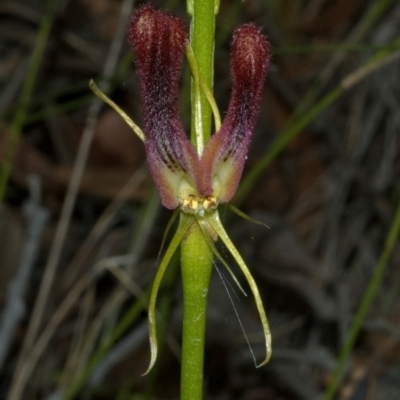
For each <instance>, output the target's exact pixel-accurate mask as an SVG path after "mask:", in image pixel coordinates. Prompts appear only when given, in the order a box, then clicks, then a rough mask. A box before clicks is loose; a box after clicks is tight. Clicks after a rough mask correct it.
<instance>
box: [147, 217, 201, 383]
mask: <svg viewBox="0 0 400 400" xmlns="http://www.w3.org/2000/svg"><path fill="white" fill-rule="evenodd" d="M193 222H195V218H194V217H193V216H192V215H185V214H183V213H181V218H180V221H179V225H178V229H177V230H176V232H175V235H174V237H173V238H172V240H171V243H170V245H169V246H168V248H167V251H166V252H165V254H164V257H163V259H162V260H161V263H160V266H159V268H158V271H157V274H156V276H155V278H154V282H153V287H152V288H151V294H150V302H149V340H150V354H151V355H150V363H149V367H148V368H147V371H146V372H145V373H144V374H143V375H147V374H148V373H149V372H150V371H151V369H152V368H153V366H154V364H155V362H156V359H157V352H158V345H157V327H156V301H157V294H158V289H159V288H160V284H161V281H162V278H163V276H164V273H165V270H166V269H167V267H168V265H169V262H170V261H171V258H172V256H173V255H174V253H175V251H176V249H177V248H178V246H179V245H180V243H181V241H182V239H183V238H184V237H185V235H186V233H187V232H188V230H189V228H190V227H191V226H192V224H193ZM143 375H142V376H143Z"/></svg>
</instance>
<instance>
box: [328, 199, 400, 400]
mask: <svg viewBox="0 0 400 400" xmlns="http://www.w3.org/2000/svg"><path fill="white" fill-rule="evenodd" d="M399 234H400V204H399V205H398V206H397V210H396V214H395V217H394V220H393V223H392V226H391V227H390V231H389V233H388V235H387V238H386V242H385V247H384V248H383V251H382V253H381V256H380V258H379V260H378V263H377V265H376V267H375V268H374V270H373V271H374V274H373V275H372V277H371V280H370V282H369V284H368V286H367V288H366V290H365V292H364V296H363V298H362V300H361V304H360V307H359V308H358V310H357V313H356V315H355V317H354V320H353V324H352V326H351V328H350V332H349V334H348V336H347V339H346V342H345V344H344V346H343V347H342V349H341V351H340V355H339V359H338V361H337V364H336V368H335V372H334V375H333V378H332V380H331V382H330V384H329V386H328V389H327V391H326V393H325V400H332V399H333V398H334V396H335V393H336V390H337V387H338V386H339V383H340V381H341V378H342V374H343V368H344V366H345V364H346V362H347V360H348V358H349V356H350V353H351V351H352V350H353V347H354V344H355V342H356V340H357V338H358V335H359V333H360V330H361V327H362V324H363V322H364V320H365V317H366V315H367V313H368V310H369V308H370V306H371V303H372V301H373V300H374V298H375V295H376V293H377V291H378V289H379V287H380V286H381V283H382V279H383V276H384V273H385V270H386V266H387V265H388V262H389V259H390V256H391V255H392V253H393V250H394V246H395V245H396V243H397V242H398V238H399Z"/></svg>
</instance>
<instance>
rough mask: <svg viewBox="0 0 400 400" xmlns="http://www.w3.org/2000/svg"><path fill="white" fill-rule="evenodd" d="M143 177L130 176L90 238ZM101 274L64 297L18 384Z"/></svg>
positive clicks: (89, 276)
mask: <svg viewBox="0 0 400 400" xmlns="http://www.w3.org/2000/svg"><path fill="white" fill-rule="evenodd" d="M143 177H144V172H143V169H142V168H141V169H139V170H138V171H136V172H135V173H134V174H133V175H132V178H130V179H129V181H128V183H127V184H126V185H125V186H124V187H123V188H122V189H121V191H120V193H119V194H118V195H117V198H116V199H115V200H114V201H113V202H112V203H111V204H110V206H109V207H108V208H107V209H106V210H105V211H104V213H103V215H102V216H101V217H100V218H99V221H98V223H96V225H95V227H94V228H93V230H92V232H91V233H90V236H92V235H95V233H96V232H97V233H99V229H100V228H103V229H106V227H107V224H106V222H107V221H109V220H111V219H112V216H113V215H114V213H113V212H117V211H118V208H119V207H120V206H121V204H122V203H121V204H120V202H121V201H123V198H125V200H126V199H127V198H128V197H129V196H130V194H131V193H132V192H133V191H134V190H136V188H137V187H138V185H139V184H140V183H141V181H142V179H143ZM96 227H97V228H96ZM89 242H90V243H91V244H93V245H94V243H92V242H91V241H89ZM102 273H104V270H99V269H96V268H94V272H88V273H86V274H85V275H84V276H83V277H82V278H81V279H80V280H79V281H78V282H76V283H75V285H74V286H73V288H72V289H71V291H70V292H69V293H68V296H66V298H65V300H64V302H63V303H61V305H60V306H59V307H58V309H57V310H56V311H55V312H54V314H53V317H52V319H51V320H50V322H49V323H48V325H47V326H46V328H45V329H44V331H43V332H42V333H41V335H40V336H39V338H38V339H37V341H36V343H35V347H34V348H33V349H32V351H31V353H30V356H29V358H28V360H27V361H26V363H25V364H24V368H23V369H21V372H20V377H19V379H20V382H27V380H28V379H29V376H30V374H31V373H32V371H33V369H34V368H35V366H36V363H37V361H38V360H39V358H40V356H41V355H42V351H44V349H46V347H47V345H48V343H49V341H50V339H51V337H52V336H53V334H54V332H55V330H56V329H57V328H58V326H59V325H60V323H61V322H62V320H63V319H64V318H65V316H66V315H67V313H68V312H69V311H70V310H71V308H72V307H73V306H74V304H75V303H76V301H77V300H78V298H79V297H80V295H81V293H82V291H83V290H85V289H86V288H87V286H88V285H89V284H90V283H91V282H92V280H93V274H95V275H96V274H102ZM96 276H97V275H96Z"/></svg>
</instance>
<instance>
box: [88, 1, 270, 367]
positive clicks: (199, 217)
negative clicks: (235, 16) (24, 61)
mask: <svg viewBox="0 0 400 400" xmlns="http://www.w3.org/2000/svg"><path fill="white" fill-rule="evenodd" d="M128 42H129V44H130V46H131V47H132V49H133V52H134V55H135V60H134V63H135V66H136V70H137V75H138V80H139V84H140V95H141V101H142V108H143V119H144V130H143V131H142V130H141V129H140V128H139V127H138V126H137V125H136V124H134V122H133V121H132V120H131V119H130V118H129V117H128V116H127V115H126V114H125V113H124V112H123V111H122V110H121V109H120V108H119V107H118V106H117V105H116V104H115V103H113V102H112V101H111V100H110V99H109V98H107V97H106V96H105V95H104V94H103V93H102V92H100V90H99V89H98V88H97V87H96V85H95V84H94V82H93V81H91V82H90V87H91V89H92V90H93V91H94V92H95V93H96V94H97V95H98V96H99V97H100V98H102V99H103V100H104V101H105V102H107V103H108V104H109V105H110V106H112V107H113V108H114V109H115V110H116V111H117V112H118V113H119V114H120V115H121V116H122V118H124V120H125V121H126V122H127V123H128V124H129V126H131V128H132V129H133V130H134V132H135V133H136V134H137V135H138V136H139V137H140V138H141V139H142V140H143V141H144V144H145V148H146V155H147V160H148V163H149V166H150V172H151V175H152V176H153V179H154V181H155V183H156V185H157V188H158V190H159V193H160V196H161V202H162V204H163V205H164V206H165V207H166V208H168V209H174V210H176V212H175V213H174V215H173V218H172V220H171V221H173V220H174V219H175V218H176V217H177V215H178V214H180V222H179V225H178V229H177V231H176V233H175V235H174V237H173V239H172V241H171V243H170V245H169V247H168V249H167V250H166V253H165V255H164V257H163V259H162V261H161V263H160V267H159V269H158V271H157V274H156V277H155V279H154V283H153V287H152V293H151V296H150V304H149V323H150V347H151V360H150V366H149V368H148V370H147V372H149V371H150V369H151V368H152V367H153V365H154V363H155V360H156V357H157V337H156V319H155V305H156V298H157V293H158V288H159V286H160V283H161V280H162V277H163V274H164V272H165V270H166V268H167V266H168V264H169V262H170V259H171V257H172V256H173V254H174V252H175V250H176V249H177V247H178V246H179V244H180V242H181V241H182V239H183V238H184V237H185V235H186V234H187V233H188V231H189V229H190V227H191V226H192V224H199V226H200V228H201V230H202V232H203V235H204V238H205V240H206V242H207V244H208V245H209V246H210V248H211V250H212V251H213V253H214V254H215V256H216V257H217V258H218V259H219V260H220V261H221V262H222V263H223V264H224V266H225V267H226V268H227V269H228V271H229V272H230V273H231V275H232V277H233V279H234V280H235V282H236V283H237V284H238V285H239V283H238V281H237V279H236V278H235V277H234V275H233V273H232V271H231V270H230V268H229V266H228V265H227V263H226V262H225V260H224V259H223V258H222V257H221V255H220V253H219V252H218V250H217V248H216V247H215V245H214V242H216V241H217V239H218V237H219V238H220V239H221V240H222V242H223V243H224V244H225V246H226V247H227V248H228V249H229V251H230V252H231V254H232V256H233V258H234V259H235V260H236V262H237V263H238V265H239V267H240V268H241V270H242V272H243V273H244V275H245V277H246V279H247V281H248V283H249V286H250V288H251V290H252V292H253V295H254V298H255V301H256V305H257V309H258V311H259V314H260V318H261V322H262V325H263V330H264V336H265V343H266V357H265V359H264V361H263V362H262V363H261V364H260V365H259V366H262V365H264V364H266V363H267V362H268V360H269V359H270V357H271V335H270V330H269V326H268V321H267V317H266V314H265V311H264V307H263V304H262V301H261V297H260V294H259V291H258V288H257V285H256V283H255V281H254V279H253V277H252V275H251V273H250V271H249V269H248V268H247V266H246V264H245V262H244V261H243V259H242V257H241V256H240V254H239V252H238V251H237V249H236V248H235V246H234V245H233V243H232V242H231V240H230V239H229V237H228V235H227V233H226V231H225V229H224V227H223V226H222V224H221V221H220V219H219V215H218V210H217V208H218V205H219V204H220V203H227V202H229V201H230V200H231V199H232V197H233V196H234V194H235V192H236V189H237V187H238V184H239V180H240V178H241V175H242V171H243V166H244V163H245V160H246V156H247V152H248V149H249V145H250V141H251V137H252V134H253V129H254V126H255V123H256V118H257V116H258V113H259V108H260V97H261V90H262V87H263V84H264V81H265V76H266V73H267V69H268V65H269V59H270V46H269V43H268V41H267V39H266V37H265V36H263V35H262V34H261V33H260V30H259V29H258V28H257V27H256V26H255V25H253V24H246V25H243V26H242V27H241V28H239V29H237V30H236V31H235V33H234V35H233V41H232V47H231V64H230V68H231V78H232V93H231V98H230V103H229V107H228V111H227V114H226V116H225V118H224V121H223V123H222V125H221V124H220V117H219V113H218V108H217V107H216V105H215V101H214V98H213V97H212V94H211V90H210V89H209V88H208V87H207V86H206V85H205V84H204V81H203V79H202V77H201V76H200V75H199V73H198V71H197V68H196V60H195V59H194V56H193V51H192V49H191V47H190V44H189V40H188V35H187V33H186V29H185V26H184V24H183V23H182V21H181V20H180V19H178V18H176V17H174V16H172V15H170V14H168V13H163V12H161V11H157V10H155V9H154V8H153V7H151V6H144V7H142V8H140V9H138V10H137V11H136V12H135V13H134V14H133V16H132V18H131V21H130V25H129V32H128ZM185 52H186V54H187V56H188V60H189V62H190V66H191V69H192V75H193V78H194V82H195V85H197V90H198V91H199V90H203V92H204V93H205V95H206V96H207V99H208V100H209V102H210V105H211V108H212V110H213V112H214V117H215V126H216V130H217V132H216V133H215V134H214V135H213V136H212V137H211V139H210V140H209V141H208V143H206V144H205V146H204V148H203V146H202V141H199V142H198V143H197V149H196V148H195V147H194V146H193V145H192V143H191V142H190V140H189V138H188V136H187V135H186V133H185V131H184V129H183V126H182V123H181V121H180V118H179V113H178V107H177V104H178V84H179V77H180V72H181V67H182V63H183V58H184V55H185ZM196 125H197V126H196V129H197V131H200V132H197V133H199V134H200V136H201V124H196ZM171 225H172V222H171V223H170V224H169V225H168V227H167V230H168V229H169V227H170V226H171ZM239 287H240V285H239ZM240 288H241V287H240ZM241 290H242V291H243V289H242V288H241ZM147 372H146V373H147Z"/></svg>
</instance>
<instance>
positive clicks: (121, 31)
mask: <svg viewBox="0 0 400 400" xmlns="http://www.w3.org/2000/svg"><path fill="white" fill-rule="evenodd" d="M133 3H134V0H124V2H123V4H122V6H121V12H120V16H119V21H118V24H117V30H116V32H115V35H114V39H113V42H112V44H111V48H110V52H109V54H108V57H107V60H106V63H105V67H104V71H103V74H102V77H103V80H104V89H105V91H106V92H107V90H108V88H109V83H108V81H109V79H110V78H111V77H112V75H113V73H114V71H115V68H116V66H117V62H118V59H119V54H120V52H121V48H122V43H123V38H124V36H125V30H126V24H127V21H128V17H129V15H130V11H131V9H132V6H133ZM101 107H102V102H101V101H100V100H98V99H95V100H94V101H93V103H92V105H91V107H90V109H89V115H88V118H87V121H86V126H85V129H84V131H83V137H82V141H81V143H80V146H79V150H78V155H77V159H76V162H75V164H74V169H73V172H72V177H71V182H70V184H69V186H68V191H67V195H66V198H65V201H64V204H63V208H62V212H61V217H60V220H59V223H58V225H57V230H56V234H55V239H54V242H53V246H52V249H51V252H50V256H49V259H48V262H47V265H46V268H45V272H44V276H43V279H42V283H41V285H40V288H39V294H38V297H37V300H36V303H35V306H34V310H33V313H32V317H31V320H30V324H29V327H28V331H27V334H26V337H25V341H24V345H23V349H22V352H21V353H20V357H19V359H18V363H17V367H16V369H15V373H14V376H13V381H12V384H11V388H10V392H9V396H8V399H9V400H19V399H20V397H21V395H22V393H23V389H24V387H25V383H26V381H23V380H22V379H21V378H20V372H21V370H22V368H23V366H24V364H25V363H26V361H27V359H28V356H29V354H28V352H29V350H30V349H31V347H32V345H33V343H34V341H35V339H36V336H37V332H38V329H39V326H40V323H41V320H42V317H43V312H44V308H45V305H46V303H47V298H48V295H49V292H50V288H51V285H52V283H53V279H54V275H55V271H56V269H57V265H58V263H59V260H60V255H61V251H62V248H63V244H64V241H65V238H66V235H67V232H68V228H69V224H70V220H71V215H72V212H73V209H74V206H75V202H76V197H77V194H78V190H79V186H80V182H81V179H82V175H83V171H84V169H85V165H86V160H87V156H88V153H89V149H90V145H91V143H92V138H93V132H94V127H95V124H96V121H97V117H98V114H99V112H100V109H101Z"/></svg>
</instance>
